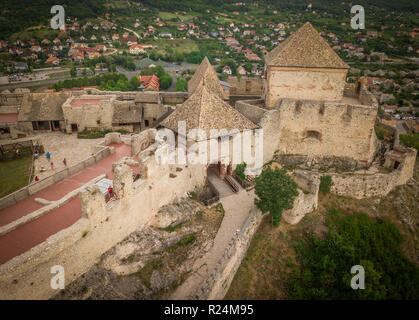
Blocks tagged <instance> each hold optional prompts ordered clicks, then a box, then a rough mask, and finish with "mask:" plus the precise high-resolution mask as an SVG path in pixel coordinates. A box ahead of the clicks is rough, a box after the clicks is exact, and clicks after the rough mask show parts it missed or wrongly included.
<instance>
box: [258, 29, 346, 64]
mask: <svg viewBox="0 0 419 320" xmlns="http://www.w3.org/2000/svg"><path fill="white" fill-rule="evenodd" d="M265 62H266V64H267V65H269V66H280V67H300V68H333V69H349V65H347V64H346V63H345V62H344V61H343V60H342V59H341V58H340V57H339V56H338V55H337V54H336V52H335V51H334V50H333V49H332V48H331V47H330V46H329V44H328V43H327V42H326V40H324V39H323V38H322V37H321V36H320V35H319V33H318V32H317V31H316V29H314V27H313V26H312V25H311V23H310V22H306V23H305V24H304V25H303V26H302V27H301V28H300V29H298V30H297V31H296V32H295V33H293V34H292V35H291V36H290V37H288V38H287V39H286V40H285V41H284V42H282V43H281V44H279V45H278V46H277V47H276V48H275V49H273V50H272V51H271V52H269V53H268V54H266V56H265Z"/></svg>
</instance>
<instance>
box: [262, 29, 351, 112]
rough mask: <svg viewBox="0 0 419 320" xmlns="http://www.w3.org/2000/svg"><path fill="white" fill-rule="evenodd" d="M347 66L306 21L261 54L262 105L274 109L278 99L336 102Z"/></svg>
mask: <svg viewBox="0 0 419 320" xmlns="http://www.w3.org/2000/svg"><path fill="white" fill-rule="evenodd" d="M348 69H349V66H348V65H347V64H346V63H345V62H344V61H343V60H342V59H341V58H340V57H339V56H338V55H337V54H336V52H335V51H333V49H332V48H331V47H330V46H329V44H328V43H327V42H326V40H324V39H323V38H322V37H321V36H320V35H319V33H318V32H317V31H316V29H314V27H313V26H312V25H311V24H310V23H309V22H307V23H305V24H304V25H303V26H302V27H301V28H300V29H298V30H297V31H296V32H295V33H294V34H292V35H291V36H290V37H289V38H287V39H286V40H285V41H284V42H282V43H281V44H280V45H278V46H277V47H276V48H275V49H273V50H272V51H271V52H269V53H268V54H267V55H266V56H265V74H264V75H265V83H264V89H263V98H264V99H265V104H266V107H267V108H269V109H272V108H275V107H276V106H277V103H278V101H279V100H281V99H282V98H292V99H298V100H299V99H301V100H319V101H338V102H339V101H341V100H342V98H343V90H344V86H345V81H346V75H347V72H348Z"/></svg>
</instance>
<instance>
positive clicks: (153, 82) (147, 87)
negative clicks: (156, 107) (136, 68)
mask: <svg viewBox="0 0 419 320" xmlns="http://www.w3.org/2000/svg"><path fill="white" fill-rule="evenodd" d="M139 80H140V83H141V86H140V88H141V89H143V91H159V89H160V82H159V77H157V76H156V75H154V74H153V75H151V76H140V77H139Z"/></svg>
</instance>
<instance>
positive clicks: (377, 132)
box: [374, 125, 385, 140]
mask: <svg viewBox="0 0 419 320" xmlns="http://www.w3.org/2000/svg"><path fill="white" fill-rule="evenodd" d="M374 129H375V135H376V136H377V139H379V140H383V139H384V134H385V130H384V129H383V128H382V127H379V126H377V125H375V126H374Z"/></svg>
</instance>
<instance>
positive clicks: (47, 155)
mask: <svg viewBox="0 0 419 320" xmlns="http://www.w3.org/2000/svg"><path fill="white" fill-rule="evenodd" d="M45 156H46V157H47V160H48V161H49V160H50V159H51V154H50V153H49V152H47V153H46V154H45Z"/></svg>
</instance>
